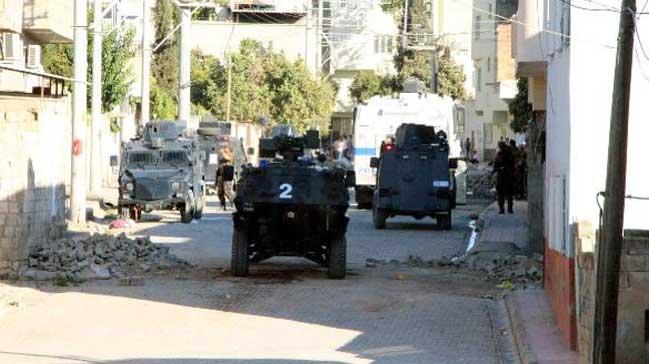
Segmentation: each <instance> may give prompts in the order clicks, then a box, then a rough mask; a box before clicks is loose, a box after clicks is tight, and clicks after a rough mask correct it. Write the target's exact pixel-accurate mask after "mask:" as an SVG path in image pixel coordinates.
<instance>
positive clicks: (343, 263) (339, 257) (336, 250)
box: [327, 235, 347, 279]
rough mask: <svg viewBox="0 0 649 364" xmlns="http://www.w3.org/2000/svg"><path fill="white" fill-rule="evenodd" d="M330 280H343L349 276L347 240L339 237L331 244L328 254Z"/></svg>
mask: <svg viewBox="0 0 649 364" xmlns="http://www.w3.org/2000/svg"><path fill="white" fill-rule="evenodd" d="M327 263H328V271H327V276H329V279H343V278H345V275H346V274H347V238H345V236H344V235H343V236H339V237H336V238H334V239H332V240H331V241H330V242H329V251H328V252H327Z"/></svg>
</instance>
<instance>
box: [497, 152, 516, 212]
mask: <svg viewBox="0 0 649 364" xmlns="http://www.w3.org/2000/svg"><path fill="white" fill-rule="evenodd" d="M494 173H497V176H496V193H497V194H498V207H499V208H500V213H501V214H504V213H505V200H507V211H508V212H509V213H510V214H513V213H514V155H513V153H512V151H511V149H510V147H509V146H507V144H506V143H505V142H499V143H498V153H497V154H496V159H495V161H494Z"/></svg>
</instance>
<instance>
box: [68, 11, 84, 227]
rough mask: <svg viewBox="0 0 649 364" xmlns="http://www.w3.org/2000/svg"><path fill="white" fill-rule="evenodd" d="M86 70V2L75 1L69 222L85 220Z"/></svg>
mask: <svg viewBox="0 0 649 364" xmlns="http://www.w3.org/2000/svg"><path fill="white" fill-rule="evenodd" d="M87 71H88V0H75V2H74V86H73V93H72V160H71V167H72V168H71V170H72V175H71V179H70V220H71V221H72V223H83V222H85V221H86V166H85V155H84V147H85V146H84V140H85V139H86V128H85V124H86V111H87V107H86V95H87V91H86V87H87V86H86V85H87V82H86V80H87V75H86V72H87Z"/></svg>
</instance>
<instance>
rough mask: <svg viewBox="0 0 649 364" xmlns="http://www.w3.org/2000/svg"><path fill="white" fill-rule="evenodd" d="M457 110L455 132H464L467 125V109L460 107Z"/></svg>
mask: <svg viewBox="0 0 649 364" xmlns="http://www.w3.org/2000/svg"><path fill="white" fill-rule="evenodd" d="M456 110H457V112H456V126H455V132H456V134H464V130H465V126H466V121H465V117H466V115H465V110H464V108H461V107H458V108H457V109H456Z"/></svg>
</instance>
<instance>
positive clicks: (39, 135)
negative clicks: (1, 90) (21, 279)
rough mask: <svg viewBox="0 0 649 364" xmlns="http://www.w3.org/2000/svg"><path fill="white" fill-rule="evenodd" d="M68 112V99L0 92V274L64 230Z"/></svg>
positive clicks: (15, 267) (18, 264)
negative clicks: (4, 94)
mask: <svg viewBox="0 0 649 364" xmlns="http://www.w3.org/2000/svg"><path fill="white" fill-rule="evenodd" d="M70 115H71V112H70V100H69V99H68V98H63V99H49V98H44V99H40V98H37V97H29V96H25V97H19V96H0V150H1V151H2V153H1V154H0V277H6V276H7V275H9V274H10V273H15V269H17V267H19V266H20V264H21V263H22V262H23V261H24V260H25V259H26V258H27V255H28V253H29V249H30V247H32V246H33V245H36V244H38V243H40V242H43V241H45V240H46V239H50V238H55V237H58V236H60V235H61V233H62V232H63V230H64V228H65V216H66V205H65V204H66V187H65V186H66V185H67V184H68V183H67V182H68V181H69V178H70V172H69V171H70V145H71V143H70V138H71V130H70V128H71V125H70V124H71V123H70V120H71V116H70Z"/></svg>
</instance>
